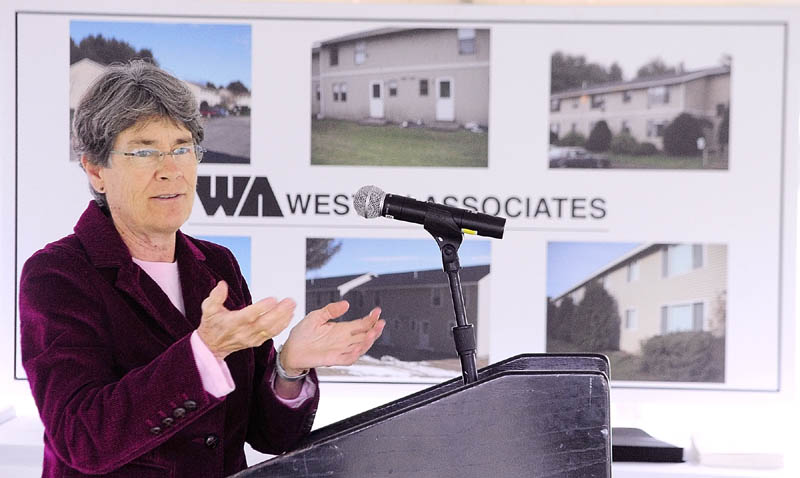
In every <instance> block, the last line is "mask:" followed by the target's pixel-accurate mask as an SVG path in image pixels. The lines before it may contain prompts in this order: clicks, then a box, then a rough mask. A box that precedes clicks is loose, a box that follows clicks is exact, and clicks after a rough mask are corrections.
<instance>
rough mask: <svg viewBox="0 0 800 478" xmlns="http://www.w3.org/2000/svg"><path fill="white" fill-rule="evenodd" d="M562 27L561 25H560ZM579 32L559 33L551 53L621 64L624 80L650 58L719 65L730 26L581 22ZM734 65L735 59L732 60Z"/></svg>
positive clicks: (687, 65)
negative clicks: (571, 33)
mask: <svg viewBox="0 0 800 478" xmlns="http://www.w3.org/2000/svg"><path fill="white" fill-rule="evenodd" d="M562 28H563V27H562ZM574 28H576V29H577V30H579V33H580V34H575V35H569V34H561V35H559V36H558V37H557V39H554V41H552V42H551V43H552V49H553V52H556V51H561V52H563V53H566V54H570V55H573V56H576V55H584V56H585V57H586V61H588V62H592V63H600V64H602V65H604V66H606V67H610V66H611V64H612V63H614V62H615V61H616V62H617V63H618V64H619V65H620V66H621V67H622V73H623V75H624V79H625V80H630V79H633V77H635V76H636V71H637V70H638V69H639V68H640V67H641V66H642V65H644V64H646V63H648V62H650V60H652V59H653V58H657V57H658V58H661V59H662V60H664V62H665V63H666V64H667V65H670V66H673V65H674V66H677V65H678V64H679V63H680V62H683V64H684V67H685V69H686V70H687V71H691V70H698V69H701V68H708V67H713V66H718V65H720V64H721V63H720V59H721V58H722V56H723V55H724V54H728V53H730V52H729V51H727V49H726V47H725V41H726V40H725V37H726V35H730V34H732V33H733V30H731V29H730V27H722V28H720V27H714V26H709V25H695V26H692V25H677V26H676V25H581V26H580V27H574ZM733 64H734V65H735V64H736V59H735V58H734V59H733Z"/></svg>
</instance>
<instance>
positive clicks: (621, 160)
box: [608, 153, 728, 169]
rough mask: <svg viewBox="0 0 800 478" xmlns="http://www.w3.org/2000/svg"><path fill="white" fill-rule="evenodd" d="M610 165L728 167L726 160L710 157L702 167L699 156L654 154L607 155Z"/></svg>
mask: <svg viewBox="0 0 800 478" xmlns="http://www.w3.org/2000/svg"><path fill="white" fill-rule="evenodd" d="M608 159H609V160H611V167H612V168H614V169H728V160H727V158H726V159H710V160H709V161H708V163H709V164H707V165H706V167H705V168H703V161H702V159H701V158H700V157H685V156H667V155H664V154H654V155H652V156H628V155H616V154H610V153H609V155H608Z"/></svg>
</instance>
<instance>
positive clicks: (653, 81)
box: [550, 66, 731, 100]
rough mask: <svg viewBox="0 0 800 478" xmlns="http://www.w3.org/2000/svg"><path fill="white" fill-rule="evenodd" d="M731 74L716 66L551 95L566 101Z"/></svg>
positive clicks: (575, 89) (726, 67) (574, 89)
mask: <svg viewBox="0 0 800 478" xmlns="http://www.w3.org/2000/svg"><path fill="white" fill-rule="evenodd" d="M730 72H731V67H730V66H715V67H712V68H704V69H702V70H695V71H687V72H682V73H673V74H669V75H663V76H658V77H653V78H643V79H635V80H630V81H622V82H619V81H615V82H613V83H601V84H598V85H591V86H587V87H586V88H573V89H571V90H564V91H560V92H558V93H553V94H551V95H550V98H551V99H554V100H556V99H558V100H561V99H565V98H574V97H576V96H583V95H596V94H602V93H613V92H617V91H625V90H637V89H644V88H652V87H654V86H669V85H677V84H681V83H687V82H689V81H692V80H697V79H700V78H705V77H707V76H717V75H729V74H730Z"/></svg>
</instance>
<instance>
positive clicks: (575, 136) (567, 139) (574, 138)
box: [557, 131, 586, 146]
mask: <svg viewBox="0 0 800 478" xmlns="http://www.w3.org/2000/svg"><path fill="white" fill-rule="evenodd" d="M557 144H558V146H584V145H585V144H586V136H584V135H582V134H580V133H578V132H577V131H570V132H569V133H567V134H566V135H564V137H563V138H561V139H560V140H558V143H557Z"/></svg>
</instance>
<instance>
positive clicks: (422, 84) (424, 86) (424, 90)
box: [419, 80, 428, 96]
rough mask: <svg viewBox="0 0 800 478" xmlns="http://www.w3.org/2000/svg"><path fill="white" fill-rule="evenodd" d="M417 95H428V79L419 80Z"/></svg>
mask: <svg viewBox="0 0 800 478" xmlns="http://www.w3.org/2000/svg"><path fill="white" fill-rule="evenodd" d="M419 95H420V96H428V80H419Z"/></svg>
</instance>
